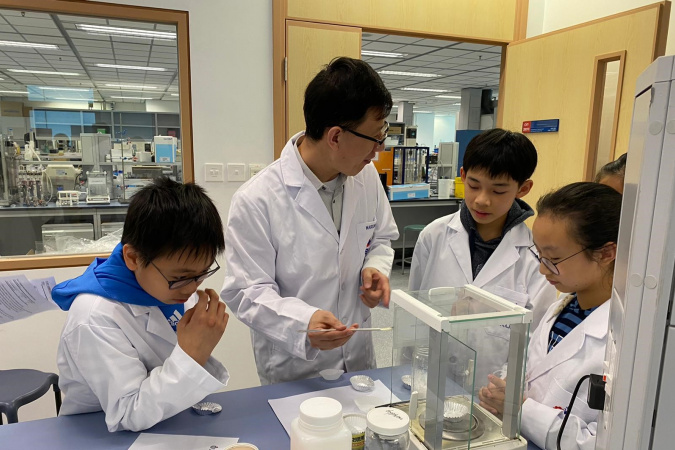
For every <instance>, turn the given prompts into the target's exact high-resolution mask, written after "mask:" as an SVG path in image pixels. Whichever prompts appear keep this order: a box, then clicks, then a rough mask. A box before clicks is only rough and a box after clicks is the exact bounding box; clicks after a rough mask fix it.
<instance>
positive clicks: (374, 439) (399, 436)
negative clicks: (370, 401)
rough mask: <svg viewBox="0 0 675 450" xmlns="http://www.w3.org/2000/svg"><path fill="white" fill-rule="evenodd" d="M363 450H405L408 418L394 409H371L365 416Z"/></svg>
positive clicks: (407, 438)
mask: <svg viewBox="0 0 675 450" xmlns="http://www.w3.org/2000/svg"><path fill="white" fill-rule="evenodd" d="M366 421H367V424H368V428H367V429H366V449H365V450H407V449H408V445H409V444H410V434H409V431H408V429H409V427H410V418H409V417H408V415H407V414H406V413H405V412H403V411H401V410H400V409H396V408H373V409H371V410H370V411H368V415H367V416H366Z"/></svg>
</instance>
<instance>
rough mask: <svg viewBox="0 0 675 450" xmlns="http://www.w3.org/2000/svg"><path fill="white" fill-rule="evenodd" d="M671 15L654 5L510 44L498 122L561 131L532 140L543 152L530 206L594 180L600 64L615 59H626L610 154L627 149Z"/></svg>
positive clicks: (514, 127)
mask: <svg viewBox="0 0 675 450" xmlns="http://www.w3.org/2000/svg"><path fill="white" fill-rule="evenodd" d="M669 11H670V3H669V2H661V3H656V4H653V5H649V6H645V7H643V8H638V9H635V10H632V11H627V12H624V13H621V14H617V15H614V16H609V17H606V18H602V19H598V20H595V21H592V22H588V23H584V24H580V25H577V26H574V27H570V28H566V29H563V30H559V31H555V32H552V33H548V34H545V35H541V36H537V37H534V38H531V39H526V40H522V41H517V42H513V43H511V44H509V45H508V47H507V49H506V61H505V71H504V73H503V81H502V86H501V88H500V96H499V112H498V124H500V126H501V127H503V128H506V129H509V130H513V131H521V129H522V125H523V122H524V121H530V120H546V119H559V120H560V130H559V132H557V133H532V134H529V135H528V137H529V138H530V139H531V140H532V142H533V143H534V145H535V146H536V147H537V150H538V154H539V163H538V165H537V170H536V171H535V174H534V177H533V180H534V187H533V188H532V191H531V192H530V194H529V195H528V196H527V197H526V198H525V200H526V201H528V202H529V203H530V204H534V203H536V201H537V199H539V197H540V196H541V195H542V194H544V193H546V192H548V191H550V190H551V189H554V188H556V187H560V186H562V185H565V184H568V183H572V182H575V181H582V180H585V181H590V180H591V179H592V177H593V173H594V171H595V160H596V153H595V152H596V145H595V141H594V139H595V138H597V133H598V129H599V123H598V117H599V115H598V111H599V108H598V102H599V101H600V102H601V101H602V100H601V99H602V96H603V88H602V87H603V83H601V82H598V79H597V78H598V76H599V70H598V67H599V65H601V64H603V62H604V61H605V60H606V59H607V60H611V59H612V58H615V57H616V55H625V57H623V58H621V59H622V64H621V66H622V67H621V69H620V70H621V72H622V73H621V74H620V76H621V77H622V82H621V90H620V92H618V93H617V102H616V108H617V111H616V116H615V117H616V119H615V120H614V127H615V129H614V130H613V132H614V136H615V138H614V139H613V143H612V145H614V148H613V149H612V151H613V154H614V155H616V157H618V156H620V155H621V154H623V153H625V152H626V151H627V149H628V138H629V135H630V125H631V118H632V113H633V98H634V90H635V83H636V80H637V77H638V76H639V75H640V73H642V71H643V70H644V69H645V68H646V67H647V66H648V65H649V64H650V63H651V62H652V61H653V60H654V59H656V57H658V56H661V55H663V53H664V51H665V39H666V36H667V33H668V17H669Z"/></svg>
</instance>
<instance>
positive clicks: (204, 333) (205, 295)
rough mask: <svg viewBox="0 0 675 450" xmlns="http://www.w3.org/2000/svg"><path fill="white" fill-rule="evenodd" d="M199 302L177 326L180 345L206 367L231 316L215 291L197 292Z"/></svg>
mask: <svg viewBox="0 0 675 450" xmlns="http://www.w3.org/2000/svg"><path fill="white" fill-rule="evenodd" d="M197 294H198V295H199V301H198V302H197V304H196V305H195V306H194V308H192V309H189V310H187V311H186V312H185V315H184V316H183V317H182V318H181V319H180V321H179V322H178V325H176V335H177V339H178V345H180V348H182V349H183V351H184V352H185V353H187V354H188V355H189V356H190V357H191V358H192V359H194V360H195V361H197V362H198V363H199V364H200V365H202V366H203V365H205V364H206V361H207V360H208V359H209V356H211V352H213V349H214V348H215V347H216V345H217V344H218V341H220V338H221V336H222V335H223V333H224V332H225V327H226V326H227V321H228V319H229V317H230V316H229V315H228V314H227V313H226V312H225V309H226V306H225V303H223V302H221V301H220V300H219V298H218V294H216V292H215V291H214V290H213V289H207V290H206V292H205V291H197Z"/></svg>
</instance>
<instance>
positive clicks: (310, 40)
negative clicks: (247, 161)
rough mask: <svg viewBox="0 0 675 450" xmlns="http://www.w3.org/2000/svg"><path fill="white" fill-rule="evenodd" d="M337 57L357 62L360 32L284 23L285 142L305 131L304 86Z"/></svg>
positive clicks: (354, 29)
mask: <svg viewBox="0 0 675 450" xmlns="http://www.w3.org/2000/svg"><path fill="white" fill-rule="evenodd" d="M338 56H349V57H351V58H361V28H357V27H346V26H338V25H323V24H316V23H309V22H300V21H295V20H287V21H286V58H287V59H286V80H287V81H286V139H285V140H288V139H290V137H291V136H293V135H294V134H295V133H297V132H298V131H302V130H304V129H305V117H304V114H303V111H302V105H303V102H304V96H305V89H306V88H307V84H309V82H310V81H311V80H312V78H314V76H315V75H316V74H317V73H318V72H319V71H320V70H321V69H322V68H323V67H324V66H325V65H326V64H328V63H329V62H331V60H333V58H336V57H338ZM326 107H330V105H326ZM275 157H278V155H275Z"/></svg>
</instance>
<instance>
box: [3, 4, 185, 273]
mask: <svg viewBox="0 0 675 450" xmlns="http://www.w3.org/2000/svg"><path fill="white" fill-rule="evenodd" d="M57 3H58V2H57ZM85 8H87V6H86V5H83V9H85ZM102 8H103V9H105V8H106V7H102ZM142 9H143V8H140V9H135V11H139V14H141V15H143V14H145V17H153V18H156V14H152V13H150V12H143V11H142ZM171 14H173V13H171ZM172 17H173V16H172ZM177 17H178V16H177ZM180 17H182V16H180ZM179 20H183V19H180V18H177V19H176V23H179ZM36 22H39V23H40V24H41V25H40V27H35V26H33V25H32V24H34V23H36ZM0 23H8V24H10V25H11V26H12V27H13V28H14V29H21V30H30V33H29V34H25V35H24V39H25V40H26V42H25V43H24V42H22V43H24V44H28V45H27V46H23V47H21V48H17V47H12V46H3V47H0V60H4V61H10V62H11V63H8V64H7V65H9V64H11V67H12V68H14V69H17V70H20V71H17V72H12V74H11V77H4V76H3V78H4V79H0V146H2V148H0V155H1V156H0V264H1V263H2V260H3V259H4V258H16V257H19V256H31V255H42V256H49V255H56V254H77V255H83V254H89V253H97V254H100V253H106V252H108V251H110V250H111V249H112V248H113V247H114V246H115V245H116V244H117V242H119V239H120V237H121V229H122V225H123V223H124V218H125V215H126V211H127V208H128V202H129V200H130V199H131V198H132V197H133V195H134V194H135V193H136V192H137V191H138V189H140V188H141V187H142V186H145V185H147V184H148V183H151V182H152V180H153V178H155V177H157V176H161V175H166V176H169V177H171V178H173V179H175V180H176V181H179V182H182V181H184V179H183V168H182V145H181V133H180V129H181V115H180V111H179V102H178V100H179V91H178V86H179V74H178V71H179V65H178V46H177V45H176V42H177V39H178V36H177V26H176V25H175V24H173V25H172V24H167V23H154V22H151V21H148V20H145V21H143V20H133V21H131V20H119V19H113V18H101V17H87V16H86V13H83V14H80V15H69V14H61V13H53V14H50V13H46V12H31V11H27V10H23V11H15V10H11V9H0ZM184 38H186V37H184ZM8 39H9V38H8ZM16 40H18V38H17V39H16ZM22 40H23V39H22ZM30 44H35V45H34V46H31V45H30ZM8 67H9V66H8ZM158 111H161V113H160V112H158ZM156 136H166V137H168V139H163V140H162V142H161V143H156V142H154V141H155V137H156ZM160 145H161V147H160ZM159 152H161V155H157V157H156V155H155V153H159ZM160 156H161V160H160V159H159V157H160ZM191 177H192V174H190V178H191Z"/></svg>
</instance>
